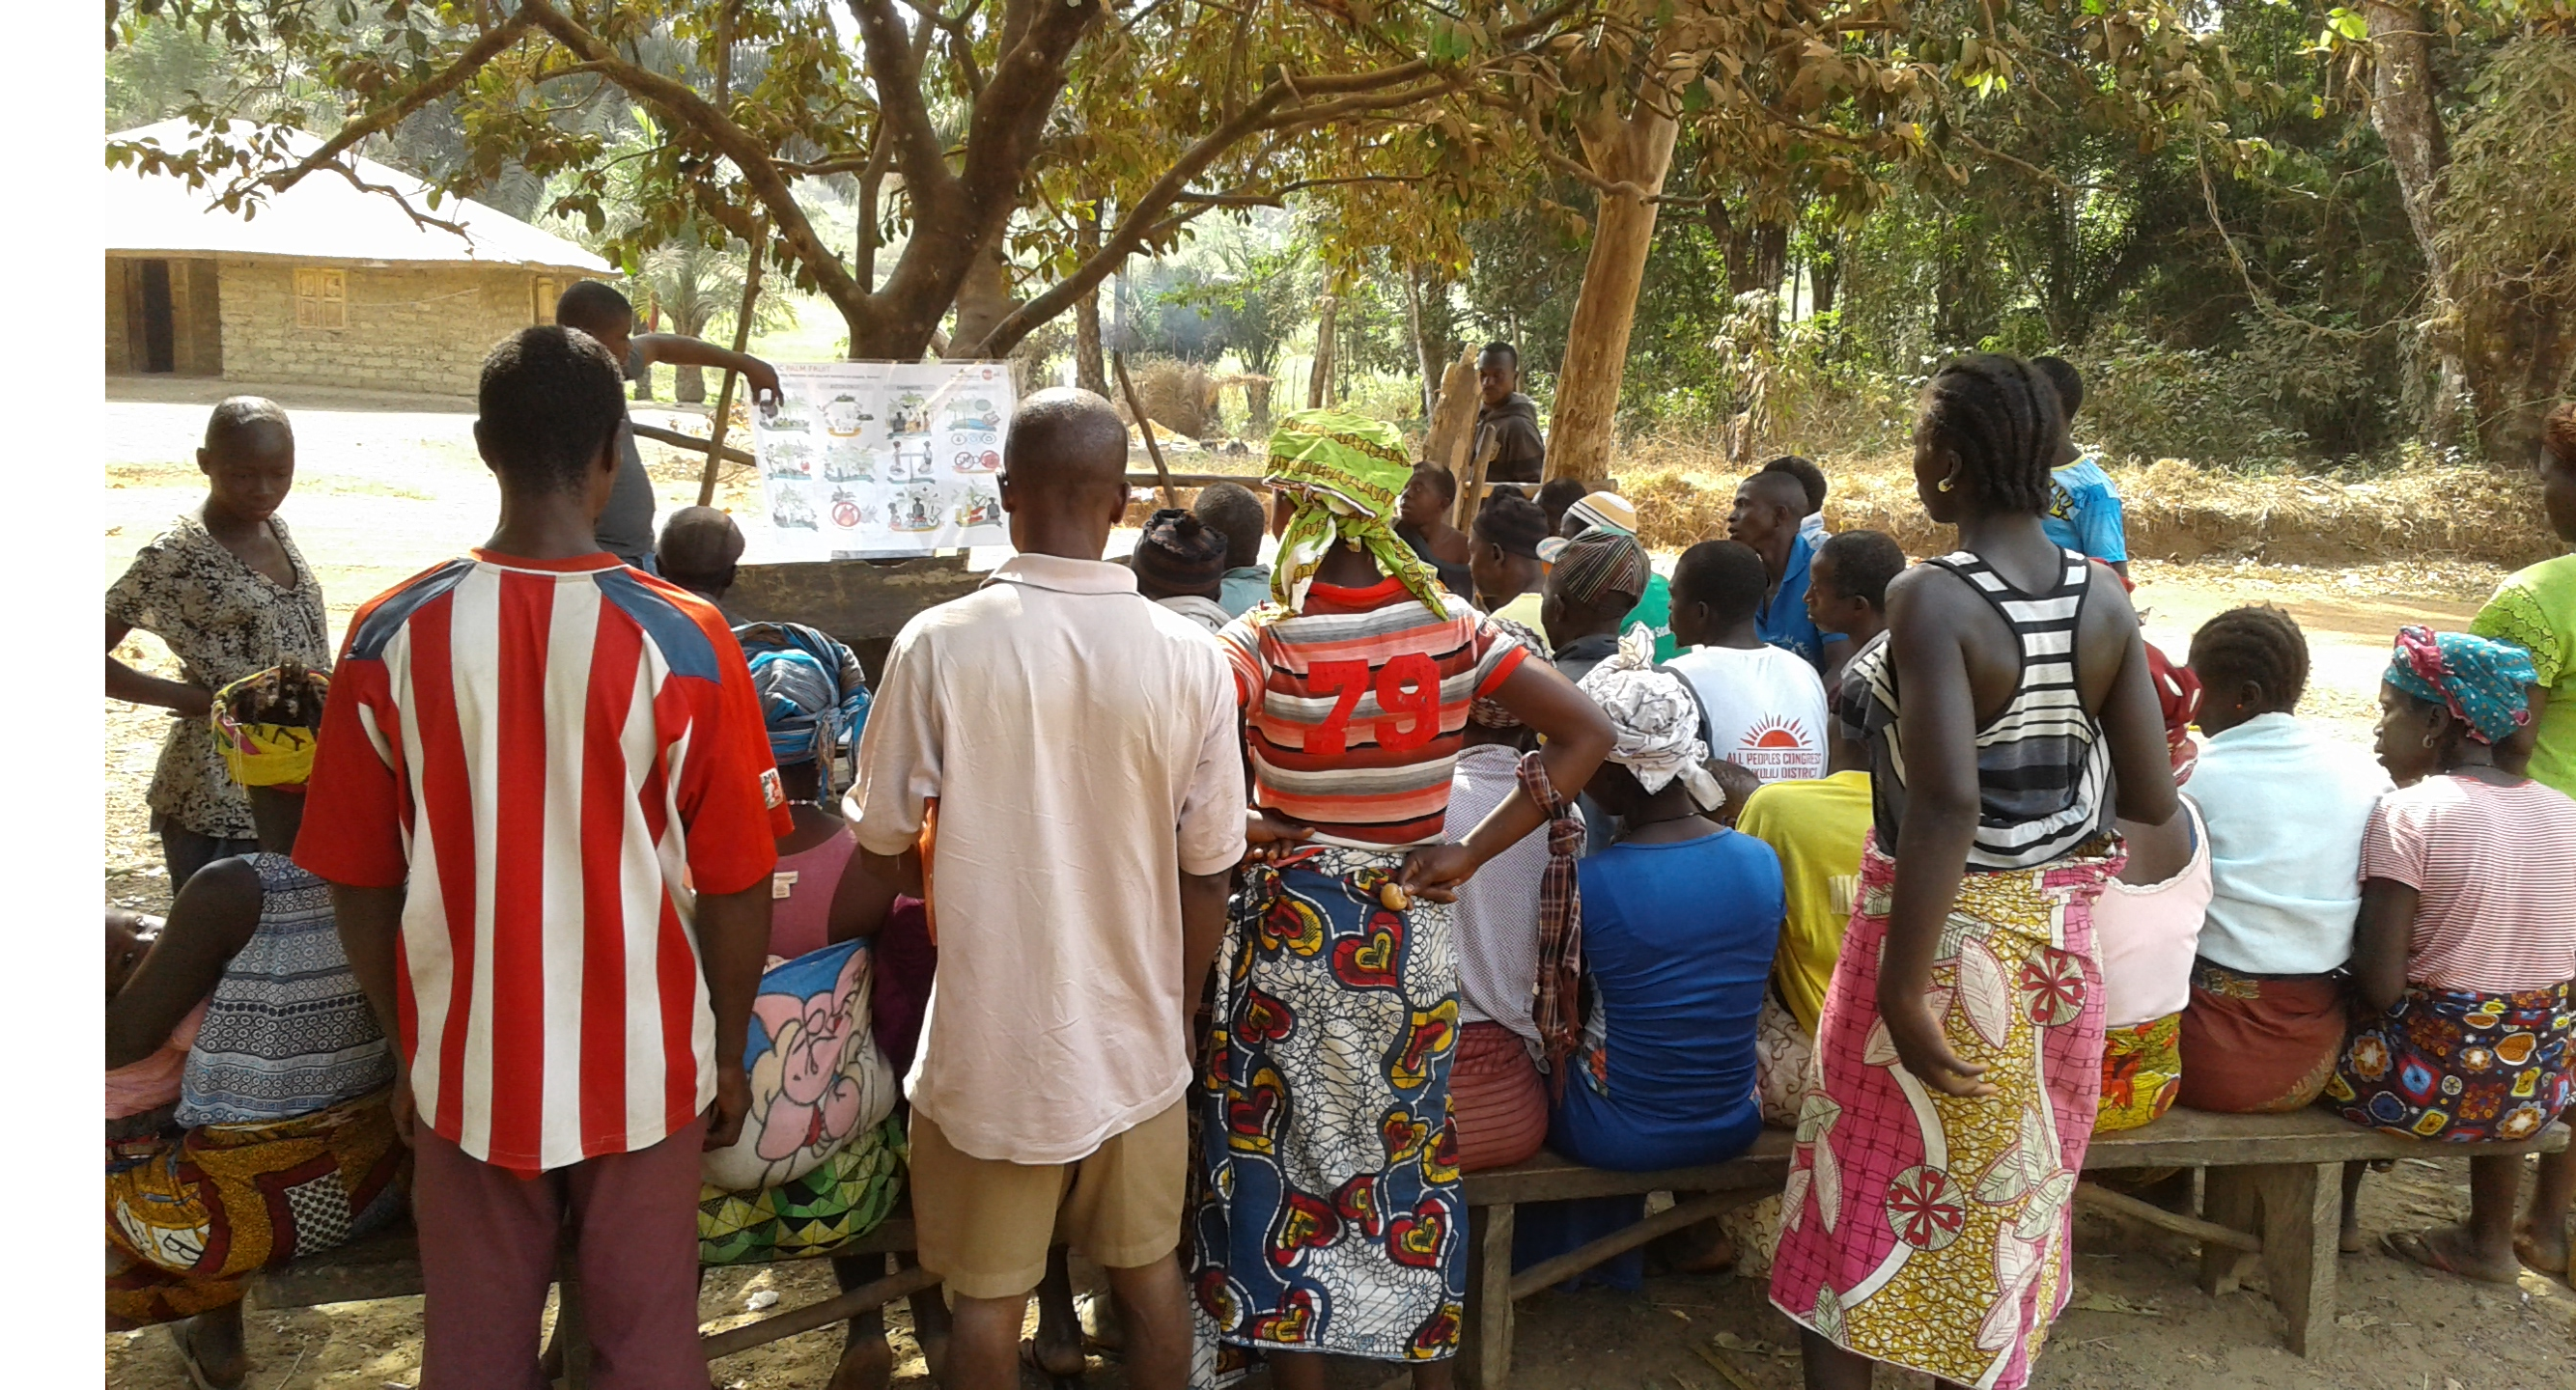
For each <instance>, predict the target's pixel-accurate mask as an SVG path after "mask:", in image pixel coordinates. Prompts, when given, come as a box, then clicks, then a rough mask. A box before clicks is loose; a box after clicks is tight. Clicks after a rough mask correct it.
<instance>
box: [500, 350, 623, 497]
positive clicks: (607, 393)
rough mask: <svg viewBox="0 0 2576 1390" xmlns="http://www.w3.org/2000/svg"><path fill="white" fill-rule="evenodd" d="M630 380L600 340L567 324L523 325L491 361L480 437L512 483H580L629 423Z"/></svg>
mask: <svg viewBox="0 0 2576 1390" xmlns="http://www.w3.org/2000/svg"><path fill="white" fill-rule="evenodd" d="M622 378H623V374H622V373H621V372H619V371H618V370H617V361H616V359H615V358H612V357H610V356H609V355H608V349H607V348H605V347H602V346H600V343H599V340H598V339H597V338H594V337H592V336H590V335H589V334H587V333H584V332H582V331H580V330H579V329H575V328H566V327H564V326H562V325H560V324H539V325H538V326H536V327H534V328H522V329H520V330H519V331H518V332H516V333H514V334H511V335H510V336H509V337H507V338H504V339H502V340H501V342H500V344H499V345H498V346H496V347H494V348H493V349H492V351H491V353H490V354H489V355H487V356H485V357H484V359H483V379H482V381H481V383H480V384H479V385H478V386H477V387H476V389H475V393H474V408H475V413H476V416H477V418H476V420H475V422H474V438H475V441H476V443H477V444H479V445H480V446H481V447H482V449H483V451H484V454H485V456H486V457H487V458H488V459H489V460H490V461H491V463H492V465H493V467H494V468H495V469H496V470H497V471H498V472H499V473H500V474H501V479H502V482H503V483H505V484H508V485H512V486H517V487H523V488H527V489H530V490H531V491H539V492H543V491H553V490H566V491H569V490H574V489H578V488H579V487H581V485H582V479H583V477H584V476H585V475H586V474H588V472H589V471H590V466H591V464H592V463H593V462H594V461H596V460H597V459H598V458H599V451H600V450H601V449H603V448H606V447H607V446H608V444H609V443H610V442H611V441H612V440H614V439H615V438H616V437H617V431H618V429H619V428H620V427H621V426H623V425H624V424H625V423H626V398H625V391H624V390H623V389H622V388H621V387H620V385H619V382H620V381H621V380H622Z"/></svg>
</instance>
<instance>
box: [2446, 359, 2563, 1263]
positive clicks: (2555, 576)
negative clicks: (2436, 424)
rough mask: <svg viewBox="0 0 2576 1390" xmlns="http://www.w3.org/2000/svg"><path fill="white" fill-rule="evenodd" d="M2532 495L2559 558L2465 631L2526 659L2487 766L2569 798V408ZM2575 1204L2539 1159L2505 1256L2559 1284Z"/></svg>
mask: <svg viewBox="0 0 2576 1390" xmlns="http://www.w3.org/2000/svg"><path fill="white" fill-rule="evenodd" d="M2540 437H2541V445H2540V496H2541V503H2542V506H2543V507H2544V508H2545V509H2546V510H2547V512H2548V514H2549V529H2550V530H2552V531H2554V532H2556V533H2557V534H2558V540H2559V543H2560V544H2562V545H2566V546H2568V547H2570V548H2571V551H2570V553H2569V554H2565V555H2561V556H2559V557H2558V558H2556V559H2554V560H2543V561H2541V562H2540V563H2539V564H2536V565H2533V566H2531V567H2530V568H2528V569H2523V570H2517V571H2515V572H2514V573H2513V574H2512V575H2510V576H2508V577H2507V578H2506V579H2505V581H2504V583H2502V584H2500V585H2498V586H2496V592H2495V597H2494V598H2491V599H2489V600H2487V606H2486V607H2484V608H2482V609H2480V610H2478V616H2477V619H2476V620H2475V621H2473V622H2471V623H2470V624H2469V631H2470V632H2471V633H2474V634H2475V635H2477V636H2480V637H2489V638H2494V639H2496V640H2498V641H2504V642H2512V643H2514V644H2516V645H2518V646H2521V647H2523V648H2524V649H2526V650H2528V651H2529V652H2530V653H2531V668H2532V670H2533V671H2534V672H2535V673H2536V674H2537V675H2538V677H2539V683H2538V684H2536V685H2534V686H2532V687H2531V722H2530V723H2529V724H2526V725H2524V726H2523V730H2522V732H2521V733H2520V734H2517V735H2515V736H2514V737H2512V738H2510V739H2507V740H2505V741H2504V742H2503V743H2500V744H2498V745H2496V759H2495V760H2496V766H2498V767H2500V768H2503V769H2504V770H2505V771H2507V772H2519V773H2522V774H2523V775H2525V776H2527V777H2529V778H2531V779H2532V780H2533V781H2535V782H2539V783H2541V784H2542V785H2544V786H2551V787H2556V788H2557V789H2558V790H2560V791H2562V792H2565V793H2567V794H2568V795H2569V796H2576V402H2561V403H2560V404H2559V406H2558V408H2557V409H2555V410H2552V411H2550V412H2549V418H2548V420H2547V422H2546V423H2544V424H2543V425H2542V427H2541V436H2540ZM2570 1205H2576V1149H2571V1150H2568V1151H2567V1152H2564V1153H2554V1154H2544V1155H2542V1157H2541V1160H2540V1183H2539V1185H2538V1186H2537V1187H2535V1188H2534V1189H2533V1190H2532V1194H2531V1206H2530V1208H2529V1210H2528V1211H2527V1212H2526V1213H2525V1215H2524V1217H2523V1222H2522V1228H2521V1230H2520V1231H2519V1232H2517V1233H2516V1235H2515V1237H2514V1243H2513V1248H2514V1253H2515V1254H2517V1255H2519V1256H2521V1257H2522V1262H2523V1263H2524V1264H2527V1265H2529V1266H2531V1267H2532V1268H2533V1269H2536V1270H2539V1271H2541V1272H2542V1273H2544V1274H2555V1275H2557V1276H2559V1277H2560V1278H2562V1279H2564V1278H2566V1277H2567V1273H2568V1270H2567V1212H2568V1208H2569V1206H2570Z"/></svg>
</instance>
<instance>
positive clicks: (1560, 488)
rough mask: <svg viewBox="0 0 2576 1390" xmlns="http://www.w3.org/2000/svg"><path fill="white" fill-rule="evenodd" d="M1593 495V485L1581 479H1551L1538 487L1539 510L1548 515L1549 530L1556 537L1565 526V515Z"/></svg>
mask: <svg viewBox="0 0 2576 1390" xmlns="http://www.w3.org/2000/svg"><path fill="white" fill-rule="evenodd" d="M1591 495H1592V484H1590V483H1587V482H1585V481H1583V480H1582V479H1581V478H1550V479H1548V480H1547V481H1546V482H1543V483H1541V484H1539V485H1538V509H1539V510H1540V511H1542V512H1545V513H1547V529H1548V533H1549V534H1550V535H1554V534H1555V533H1556V530H1557V528H1558V527H1560V526H1563V525H1564V524H1565V513H1566V512H1567V510H1568V509H1570V508H1572V507H1573V506H1574V504H1575V503H1577V502H1580V501H1582V500H1583V499H1584V498H1586V497H1589V496H1591Z"/></svg>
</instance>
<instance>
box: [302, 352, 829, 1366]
mask: <svg viewBox="0 0 2576 1390" xmlns="http://www.w3.org/2000/svg"><path fill="white" fill-rule="evenodd" d="M618 380H619V377H618V372H617V364H616V362H615V361H614V360H613V359H611V358H610V357H609V355H608V353H607V352H606V350H605V349H603V348H601V347H600V346H599V345H598V344H597V343H596V342H594V341H593V340H591V339H590V338H589V337H587V336H585V335H583V334H581V333H578V332H575V331H572V330H568V329H562V328H555V327H541V328H531V329H528V330H526V331H524V332H522V333H520V334H519V335H518V336H516V337H514V338H512V339H510V340H508V341H506V342H504V343H502V344H501V345H500V346H499V347H497V348H495V349H493V351H492V354H491V356H490V357H488V358H487V359H485V361H484V364H483V377H482V383H481V390H480V399H479V402H478V404H479V407H480V411H481V416H480V418H479V419H478V420H476V422H475V425H474V437H475V442H476V445H477V446H478V448H479V449H480V450H481V452H482V454H483V458H484V461H485V462H486V463H487V464H488V465H490V467H491V469H492V471H493V474H494V475H495V476H496V477H497V478H498V479H499V480H500V484H501V522H500V526H499V528H498V529H496V530H495V531H494V532H493V533H492V539H491V540H490V541H489V542H488V543H487V544H486V545H485V546H484V548H482V549H480V550H477V551H475V552H474V554H473V555H472V556H471V557H470V558H463V559H457V560H451V561H449V562H447V563H445V564H442V565H439V566H437V567H435V568H433V569H431V570H428V571H426V572H425V573H423V574H420V575H418V576H416V577H414V578H413V579H411V580H409V581H407V582H405V583H404V584H402V585H400V586H398V587H396V588H394V589H393V590H391V591H389V592H387V593H385V594H383V595H380V596H379V597H377V598H376V599H374V600H373V601H372V602H370V603H368V604H367V605H366V606H365V607H364V608H361V609H360V610H359V611H358V614H357V616H356V617H355V618H354V619H353V620H352V621H351V623H350V625H349V633H348V638H347V642H346V645H345V647H344V649H343V651H342V653H341V657H340V664H339V667H338V668H337V670H336V671H335V673H334V680H333V683H332V690H331V697H330V701H329V704H328V705H327V707H326V709H325V713H324V716H323V730H324V738H325V739H326V740H327V742H328V744H329V751H328V752H327V753H323V754H321V755H319V756H318V757H317V759H316V761H315V764H314V768H313V774H312V779H311V783H310V791H309V792H308V794H307V800H306V817H307V819H306V829H305V832H304V834H303V835H302V836H301V837H300V838H299V839H298V842H297V844H296V856H295V857H296V861H297V862H298V863H300V864H302V865H303V866H304V867H305V868H307V869H309V870H311V871H312V872H313V873H315V874H318V875H320V876H321V877H322V878H324V879H326V880H328V881H329V882H330V883H331V885H332V901H333V905H334V908H335V910H336V912H337V914H338V918H339V927H340V934H341V937H342V940H343V941H344V942H345V943H346V945H347V948H348V953H349V960H350V964H351V965H352V966H353V967H354V968H355V969H356V971H357V974H358V978H359V982H360V984H361V985H363V986H364V987H365V989H366V991H367V994H368V997H369V999H370V1000H371V1001H372V1002H373V1003H374V1004H375V1007H376V1011H377V1013H378V1014H379V1015H380V1016H381V1018H382V1020H383V1022H384V1025H385V1030H386V1032H387V1033H389V1034H392V1035H393V1036H394V1037H395V1038H396V1039H397V1040H398V1043H399V1052H400V1055H401V1058H402V1061H403V1067H404V1075H403V1078H402V1080H401V1081H399V1082H398V1083H397V1090H396V1097H395V1116H396V1124H397V1126H398V1127H400V1128H401V1129H403V1130H404V1132H405V1137H406V1138H407V1139H409V1140H410V1141H411V1142H412V1145H413V1148H414V1150H415V1154H416V1176H415V1181H414V1193H413V1202H414V1207H415V1212H416V1216H417V1223H418V1225H419V1228H420V1233H421V1270H422V1280H423V1284H424V1286H425V1291H426V1293H427V1308H426V1318H425V1321H426V1324H427V1327H426V1332H427V1337H426V1348H425V1352H424V1356H423V1365H422V1378H423V1383H424V1384H428V1385H442V1386H469V1385H470V1386H478V1387H479V1386H513V1387H520V1386H524V1387H535V1386H539V1385H541V1384H542V1383H543V1382H542V1380H541V1379H540V1378H539V1375H538V1371H537V1330H538V1318H539V1315H540V1313H541V1311H542V1309H543V1306H544V1302H545V1292H546V1285H547V1283H548V1282H549V1278H550V1275H551V1272H552V1269H553V1265H554V1249H555V1241H556V1233H557V1230H558V1228H559V1226H560V1225H561V1223H562V1220H563V1217H562V1213H563V1210H564V1208H565V1207H567V1206H569V1208H570V1210H571V1219H572V1223H573V1224H574V1226H575V1227H576V1228H577V1231H578V1237H579V1243H580V1251H581V1266H582V1268H581V1274H582V1282H583V1286H584V1294H585V1298H586V1301H587V1305H588V1309H589V1314H590V1321H591V1339H592V1343H593V1346H594V1348H595V1350H596V1354H597V1357H598V1364H599V1378H600V1379H599V1383H601V1384H602V1385H613V1386H620V1387H627V1386H633V1387H655V1390H661V1388H662V1387H669V1388H670V1390H706V1386H707V1383H708V1382H707V1371H706V1363H705V1361H704V1360H703V1358H702V1357H701V1356H700V1355H699V1353H698V1349H697V1224H696V1213H697V1196H698V1155H699V1152H700V1150H701V1148H702V1147H704V1148H714V1147H718V1146H720V1145H723V1144H726V1143H730V1142H732V1140H733V1138H734V1136H735V1135H736V1134H737V1133H738V1132H739V1131H740V1128H741V1125H742V1116H743V1112H744V1110H745V1108H746V1107H747V1104H748V1101H749V1097H750V1091H749V1086H748V1084H747V1082H746V1081H745V1079H744V1076H743V1072H742V1055H743V1043H744V1030H745V1027H746V1025H747V1023H748V1020H749V1015H750V1009H751V999H752V995H753V993H754V991H755V990H756V988H757V987H758V984H759V980H760V970H761V965H762V962H763V957H764V954H765V952H766V949H767V944H768V937H769V892H768V887H769V874H770V870H771V868H772V867H773V866H774V865H775V863H776V861H777V847H776V839H775V837H776V836H777V835H778V834H781V833H784V832H785V831H786V829H787V828H788V825H789V822H788V819H787V812H786V808H785V804H784V798H783V797H782V796H781V795H780V793H779V788H778V779H777V773H776V771H775V770H774V769H773V768H772V766H771V764H770V757H769V745H768V740H767V737H766V735H765V733H764V731H763V729H762V725H761V718H760V711H759V708H758V705H757V702H756V701H755V699H754V697H753V695H752V689H751V682H750V674H749V672H748V670H747V669H746V667H745V665H744V662H743V656H742V650H741V648H740V647H739V646H737V645H736V644H735V642H734V640H733V637H732V634H731V632H730V631H729V630H728V629H727V627H726V625H725V621H724V619H723V618H722V617H721V616H720V615H718V614H717V612H716V611H715V609H714V608H712V607H711V606H709V605H708V604H707V603H706V602H705V601H704V600H701V599H699V598H697V597H695V596H693V595H691V594H689V593H687V592H686V591H684V590H681V589H678V588H676V587H673V586H671V585H668V584H665V583H662V582H661V581H659V580H657V579H653V578H651V577H649V576H646V575H644V574H641V573H639V572H637V571H635V570H631V569H628V568H626V567H625V566H624V565H622V564H620V563H619V562H618V561H617V560H616V559H615V558H614V557H612V556H609V555H606V554H603V553H600V552H599V551H598V550H597V548H596V545H595V543H594V542H593V540H592V524H593V522H594V520H595V519H596V518H597V516H598V514H599V510H600V508H601V506H602V505H604V504H605V503H606V501H607V499H608V496H609V492H610V489H611V488H612V486H613V484H614V483H615V480H616V476H617V467H618V447H617V444H618V431H619V429H620V428H621V427H622V422H623V419H624V403H623V401H622V400H621V398H620V392H619V388H618ZM532 1179H533V1180H532Z"/></svg>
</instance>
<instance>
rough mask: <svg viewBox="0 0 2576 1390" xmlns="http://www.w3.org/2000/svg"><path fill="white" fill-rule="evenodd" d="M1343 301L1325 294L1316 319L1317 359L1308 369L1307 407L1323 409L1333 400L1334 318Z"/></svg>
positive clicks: (1309, 408)
mask: <svg viewBox="0 0 2576 1390" xmlns="http://www.w3.org/2000/svg"><path fill="white" fill-rule="evenodd" d="M1341 306H1342V301H1341V300H1339V299H1336V298H1334V297H1333V296H1332V295H1329V294H1328V295H1325V296H1324V298H1323V302H1322V304H1321V306H1320V307H1321V309H1322V314H1321V315H1320V316H1319V317H1318V318H1317V319H1316V320H1315V361H1314V364H1313V365H1312V366H1310V367H1308V368H1307V369H1306V408H1307V409H1308V410H1321V409H1323V408H1324V407H1325V406H1327V405H1330V404H1332V400H1333V318H1334V312H1335V311H1336V310H1338V309H1340V308H1341Z"/></svg>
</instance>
